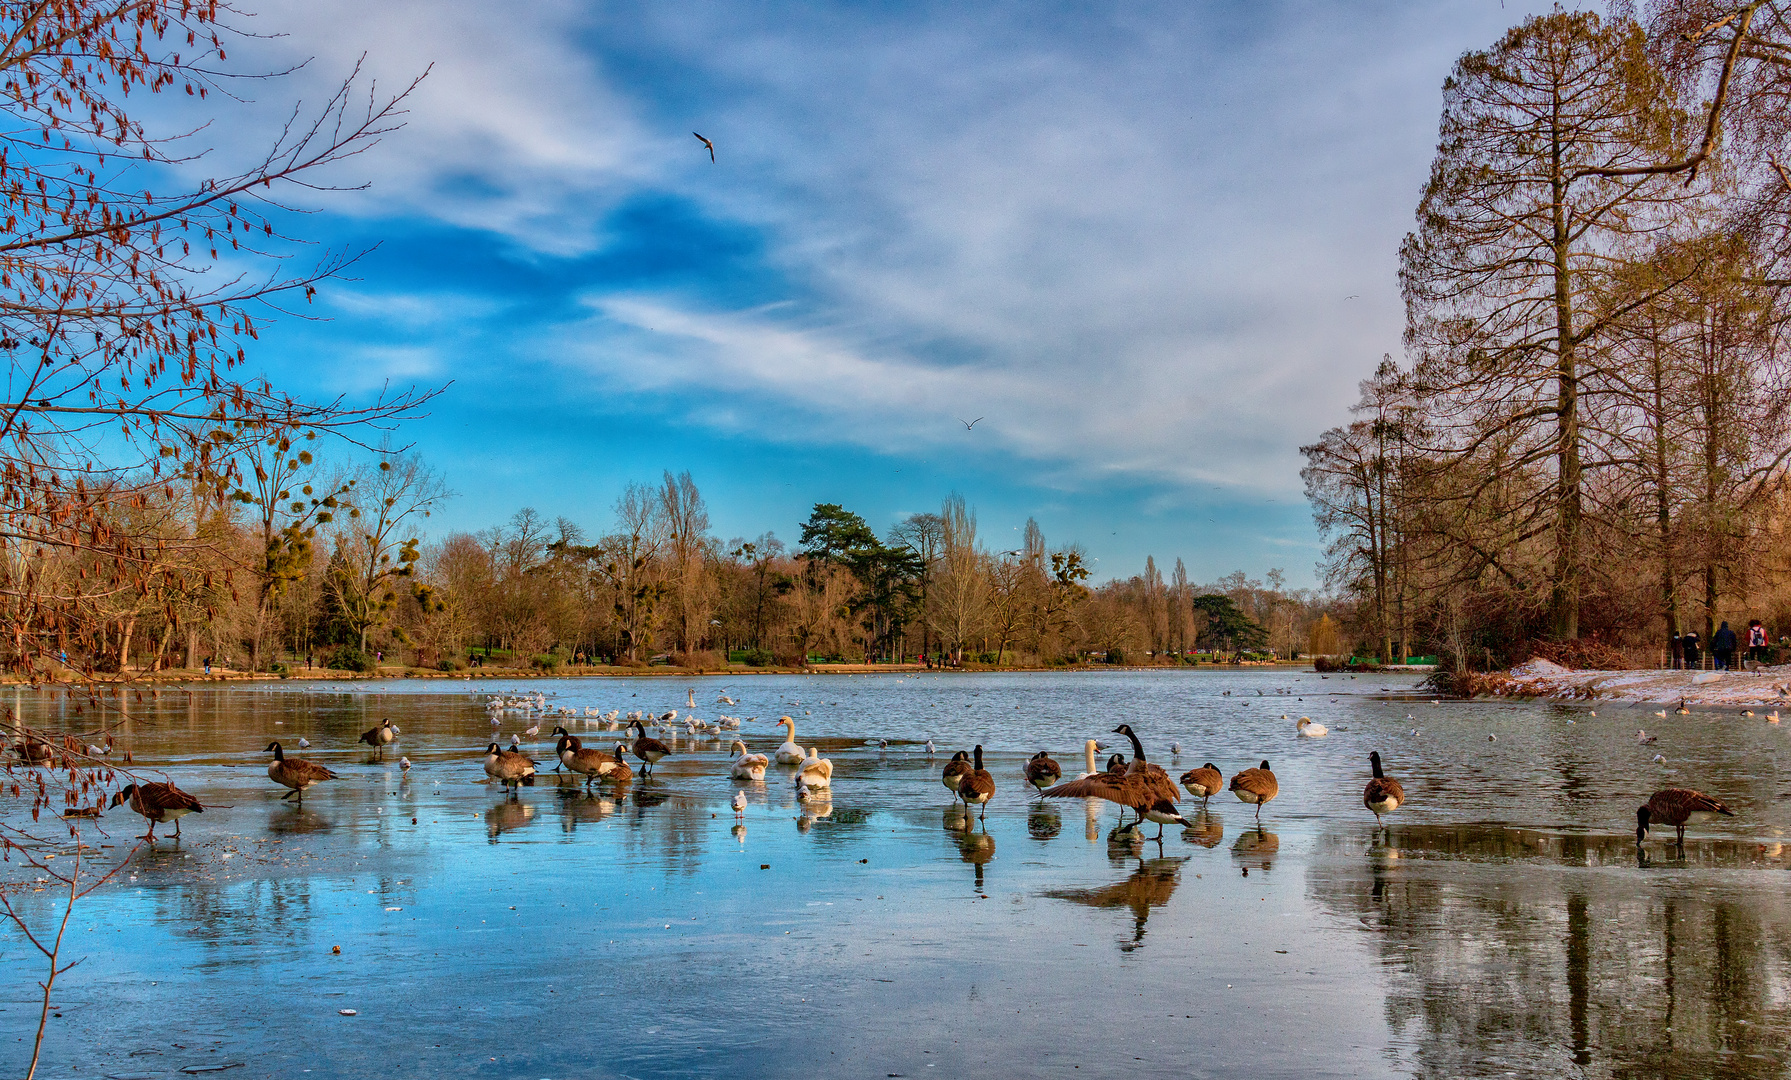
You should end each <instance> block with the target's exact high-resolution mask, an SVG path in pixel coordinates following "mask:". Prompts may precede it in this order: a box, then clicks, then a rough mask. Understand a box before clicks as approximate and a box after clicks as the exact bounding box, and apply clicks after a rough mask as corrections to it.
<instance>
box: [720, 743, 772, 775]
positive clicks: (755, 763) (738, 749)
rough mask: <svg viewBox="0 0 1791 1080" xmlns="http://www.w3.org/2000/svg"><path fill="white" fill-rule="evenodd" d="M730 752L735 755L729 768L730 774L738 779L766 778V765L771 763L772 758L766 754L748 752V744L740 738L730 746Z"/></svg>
mask: <svg viewBox="0 0 1791 1080" xmlns="http://www.w3.org/2000/svg"><path fill="white" fill-rule="evenodd" d="M728 752H729V753H731V754H733V755H734V764H733V765H732V767H730V768H729V769H728V775H729V776H731V777H733V778H734V779H736V780H763V779H765V766H767V765H769V764H771V759H770V758H768V757H766V756H765V755H764V754H749V753H747V752H746V744H745V743H743V742H741V741H740V740H739V739H735V740H734V745H733V746H730V747H728Z"/></svg>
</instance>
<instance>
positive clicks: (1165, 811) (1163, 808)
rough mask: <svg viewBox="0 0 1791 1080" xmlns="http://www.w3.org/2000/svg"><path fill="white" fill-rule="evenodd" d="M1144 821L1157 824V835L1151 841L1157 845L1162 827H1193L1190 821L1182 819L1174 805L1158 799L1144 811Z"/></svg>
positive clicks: (1160, 840) (1160, 838) (1161, 833)
mask: <svg viewBox="0 0 1791 1080" xmlns="http://www.w3.org/2000/svg"><path fill="white" fill-rule="evenodd" d="M1144 820H1145V821H1154V822H1156V823H1157V835H1156V836H1154V837H1152V838H1151V839H1153V840H1156V841H1158V842H1159V843H1161V842H1162V840H1163V827H1164V826H1165V825H1180V826H1181V827H1182V828H1184V829H1187V828H1192V827H1193V825H1194V823H1193V822H1192V821H1189V820H1188V819H1187V818H1185V817H1183V816H1182V815H1181V813H1180V812H1179V811H1177V810H1176V808H1175V804H1174V803H1172V802H1168V801H1166V800H1163V799H1158V800H1157V801H1156V802H1155V803H1152V804H1151V805H1150V807H1149V808H1147V809H1146V810H1145V811H1144ZM1133 824H1134V825H1136V824H1137V822H1133Z"/></svg>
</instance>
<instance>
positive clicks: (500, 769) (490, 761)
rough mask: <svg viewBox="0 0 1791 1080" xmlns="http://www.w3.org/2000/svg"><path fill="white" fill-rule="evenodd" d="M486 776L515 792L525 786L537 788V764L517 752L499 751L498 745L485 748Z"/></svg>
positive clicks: (525, 755)
mask: <svg viewBox="0 0 1791 1080" xmlns="http://www.w3.org/2000/svg"><path fill="white" fill-rule="evenodd" d="M485 775H486V776H489V777H491V778H492V779H493V780H496V781H497V782H498V783H500V784H502V785H504V787H505V789H507V790H514V789H516V788H518V787H520V786H521V785H523V784H527V785H528V786H530V787H534V786H535V763H534V762H533V761H530V760H529V756H528V755H527V754H520V753H517V752H516V751H515V750H499V749H498V744H497V743H492V744H491V745H489V746H487V747H486V748H485Z"/></svg>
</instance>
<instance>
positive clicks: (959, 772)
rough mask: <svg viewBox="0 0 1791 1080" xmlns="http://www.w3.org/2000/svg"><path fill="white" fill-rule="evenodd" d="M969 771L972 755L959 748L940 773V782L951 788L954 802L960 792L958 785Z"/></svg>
mask: <svg viewBox="0 0 1791 1080" xmlns="http://www.w3.org/2000/svg"><path fill="white" fill-rule="evenodd" d="M969 771H970V755H969V754H968V753H966V752H965V751H963V750H959V751H958V752H957V753H955V754H953V755H952V756H951V760H950V761H948V762H946V763H945V768H944V769H943V770H942V771H941V772H940V773H939V782H940V783H941V784H944V785H945V786H946V787H947V788H948V789H950V791H951V793H952V795H953V796H954V799H953V801H954V802H955V801H956V799H955V796H956V795H957V794H958V785H959V784H960V783H961V782H962V781H963V779H964V774H966V773H968V772H969Z"/></svg>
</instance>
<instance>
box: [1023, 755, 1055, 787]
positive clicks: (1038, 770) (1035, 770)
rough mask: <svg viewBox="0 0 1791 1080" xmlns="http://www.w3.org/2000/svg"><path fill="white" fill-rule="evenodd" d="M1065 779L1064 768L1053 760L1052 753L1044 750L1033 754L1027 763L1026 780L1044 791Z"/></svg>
mask: <svg viewBox="0 0 1791 1080" xmlns="http://www.w3.org/2000/svg"><path fill="white" fill-rule="evenodd" d="M1062 779H1063V768H1062V767H1061V766H1059V765H1058V764H1057V762H1055V761H1053V760H1051V755H1050V754H1048V753H1046V752H1045V751H1043V750H1040V751H1039V752H1038V753H1036V754H1034V755H1032V760H1031V761H1028V762H1027V763H1026V782H1027V783H1028V784H1031V785H1032V786H1033V787H1035V788H1037V789H1038V790H1039V791H1043V790H1045V789H1046V788H1048V787H1050V786H1052V785H1053V784H1055V783H1057V782H1058V781H1059V780H1062Z"/></svg>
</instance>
